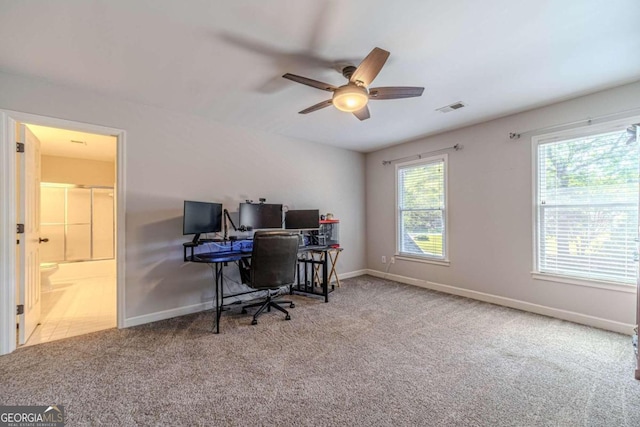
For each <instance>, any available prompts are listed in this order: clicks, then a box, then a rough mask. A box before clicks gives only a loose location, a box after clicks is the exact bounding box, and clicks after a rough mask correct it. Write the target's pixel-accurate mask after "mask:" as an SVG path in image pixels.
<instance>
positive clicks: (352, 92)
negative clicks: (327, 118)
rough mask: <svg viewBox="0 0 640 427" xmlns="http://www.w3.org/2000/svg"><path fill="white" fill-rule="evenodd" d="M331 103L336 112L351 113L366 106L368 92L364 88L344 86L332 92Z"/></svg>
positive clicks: (352, 85) (353, 85) (350, 85)
mask: <svg viewBox="0 0 640 427" xmlns="http://www.w3.org/2000/svg"><path fill="white" fill-rule="evenodd" d="M332 102H333V105H334V106H335V107H336V108H337V109H338V110H340V111H346V112H349V113H353V112H354V111H358V110H361V109H362V108H364V106H365V105H367V102H369V92H368V91H367V88H366V87H364V86H357V85H355V84H348V85H344V86H341V87H339V88H338V89H336V90H335V91H334V92H333V99H332Z"/></svg>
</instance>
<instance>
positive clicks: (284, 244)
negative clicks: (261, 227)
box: [250, 230, 298, 289]
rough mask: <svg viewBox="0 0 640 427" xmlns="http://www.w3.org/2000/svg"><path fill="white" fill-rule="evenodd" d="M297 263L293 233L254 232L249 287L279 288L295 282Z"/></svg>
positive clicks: (296, 250)
mask: <svg viewBox="0 0 640 427" xmlns="http://www.w3.org/2000/svg"><path fill="white" fill-rule="evenodd" d="M297 263H298V236H296V235H295V234H293V233H290V232H287V231H282V230H276V231H256V233H255V234H254V236H253V252H252V253H251V277H250V282H251V283H250V285H251V286H252V287H254V288H258V289H259V288H279V287H280V286H284V285H290V284H292V283H293V282H294V280H295V275H296V266H297Z"/></svg>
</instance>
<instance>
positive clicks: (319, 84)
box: [282, 73, 338, 92]
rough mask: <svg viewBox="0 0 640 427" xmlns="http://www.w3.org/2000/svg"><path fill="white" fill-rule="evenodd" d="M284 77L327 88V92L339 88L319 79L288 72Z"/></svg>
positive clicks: (321, 88) (319, 87)
mask: <svg viewBox="0 0 640 427" xmlns="http://www.w3.org/2000/svg"><path fill="white" fill-rule="evenodd" d="M282 77H284V78H285V79H289V80H292V81H294V82H296V83H302V84H303V85H307V86H311V87H315V88H316V89H320V90H326V91H327V92H333V91H334V90H336V89H338V88H337V87H336V86H334V85H330V84H329V83H322V82H319V81H317V80H313V79H308V78H306V77H302V76H296V75H295V74H290V73H287V74H285V75H284V76H282Z"/></svg>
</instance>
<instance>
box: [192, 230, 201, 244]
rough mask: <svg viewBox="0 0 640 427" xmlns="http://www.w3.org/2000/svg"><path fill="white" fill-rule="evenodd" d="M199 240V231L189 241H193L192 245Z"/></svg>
mask: <svg viewBox="0 0 640 427" xmlns="http://www.w3.org/2000/svg"><path fill="white" fill-rule="evenodd" d="M199 240H200V233H196V235H195V236H193V240H192V241H191V243H193V244H194V245H197V244H198V241H199Z"/></svg>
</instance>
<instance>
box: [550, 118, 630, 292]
mask: <svg viewBox="0 0 640 427" xmlns="http://www.w3.org/2000/svg"><path fill="white" fill-rule="evenodd" d="M638 158H639V149H638V141H637V138H636V129H635V126H633V127H631V128H629V129H627V130H625V131H618V132H609V133H604V134H600V135H594V136H590V137H582V138H575V139H568V140H563V141H557V142H549V143H544V144H541V145H539V146H538V168H539V169H538V199H539V200H538V270H539V271H541V272H548V273H556V274H562V275H568V276H576V277H584V278H593V279H604V280H609V281H617V282H623V283H634V282H635V280H636V279H635V278H636V269H637V262H636V261H637V238H638V197H639V194H638V176H639V159H638Z"/></svg>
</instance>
